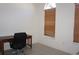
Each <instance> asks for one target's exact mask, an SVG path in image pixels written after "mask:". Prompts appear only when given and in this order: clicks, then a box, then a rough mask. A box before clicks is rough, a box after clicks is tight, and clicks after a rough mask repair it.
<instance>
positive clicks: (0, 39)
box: [0, 35, 32, 41]
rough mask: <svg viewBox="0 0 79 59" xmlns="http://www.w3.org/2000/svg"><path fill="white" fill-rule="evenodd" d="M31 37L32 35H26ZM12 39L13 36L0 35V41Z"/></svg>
mask: <svg viewBox="0 0 79 59" xmlns="http://www.w3.org/2000/svg"><path fill="white" fill-rule="evenodd" d="M29 37H32V35H27V38H29ZM10 39H14V36H12V35H11V36H0V41H4V40H10Z"/></svg>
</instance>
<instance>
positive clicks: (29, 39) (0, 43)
mask: <svg viewBox="0 0 79 59" xmlns="http://www.w3.org/2000/svg"><path fill="white" fill-rule="evenodd" d="M13 39H14V36H1V37H0V52H1V53H2V54H3V55H4V43H5V42H11V41H13ZM26 44H27V45H28V46H29V47H30V48H32V35H27V39H26Z"/></svg>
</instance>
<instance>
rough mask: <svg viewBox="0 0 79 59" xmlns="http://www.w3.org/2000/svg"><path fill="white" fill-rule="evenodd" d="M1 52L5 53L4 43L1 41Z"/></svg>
mask: <svg viewBox="0 0 79 59" xmlns="http://www.w3.org/2000/svg"><path fill="white" fill-rule="evenodd" d="M0 52H1V53H2V55H4V43H3V42H0Z"/></svg>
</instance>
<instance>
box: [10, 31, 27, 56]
mask: <svg viewBox="0 0 79 59" xmlns="http://www.w3.org/2000/svg"><path fill="white" fill-rule="evenodd" d="M26 38H27V34H26V33H23V32H22V33H15V34H14V40H13V42H10V47H11V48H13V49H16V53H15V54H18V53H19V52H20V50H21V49H22V48H24V47H25V46H26ZM22 52H23V51H22Z"/></svg>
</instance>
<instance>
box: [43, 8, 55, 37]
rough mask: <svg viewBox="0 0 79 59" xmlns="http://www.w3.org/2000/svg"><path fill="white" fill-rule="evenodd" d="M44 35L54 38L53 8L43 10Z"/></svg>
mask: <svg viewBox="0 0 79 59" xmlns="http://www.w3.org/2000/svg"><path fill="white" fill-rule="evenodd" d="M44 34H45V35H47V36H51V37H54V36H55V8H52V9H47V10H45V23H44Z"/></svg>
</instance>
